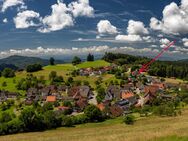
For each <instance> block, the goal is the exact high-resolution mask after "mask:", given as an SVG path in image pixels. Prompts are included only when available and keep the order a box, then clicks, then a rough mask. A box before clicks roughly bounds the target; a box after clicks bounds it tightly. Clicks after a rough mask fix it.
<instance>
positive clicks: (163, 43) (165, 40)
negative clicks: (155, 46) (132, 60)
mask: <svg viewBox="0 0 188 141" xmlns="http://www.w3.org/2000/svg"><path fill="white" fill-rule="evenodd" d="M160 43H161V44H162V45H167V44H169V43H170V41H169V40H168V39H167V38H162V39H160Z"/></svg>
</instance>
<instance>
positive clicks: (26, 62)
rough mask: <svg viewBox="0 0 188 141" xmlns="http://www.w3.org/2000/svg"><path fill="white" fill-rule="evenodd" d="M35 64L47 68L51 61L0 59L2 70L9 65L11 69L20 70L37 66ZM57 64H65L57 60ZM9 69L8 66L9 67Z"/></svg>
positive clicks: (11, 57)
mask: <svg viewBox="0 0 188 141" xmlns="http://www.w3.org/2000/svg"><path fill="white" fill-rule="evenodd" d="M35 63H40V64H41V65H43V66H46V65H48V64H49V60H47V59H42V58H38V57H26V56H18V55H14V56H10V57H7V58H3V59H0V68H3V66H6V65H9V66H11V65H12V66H11V68H13V69H14V68H15V67H17V68H19V69H23V68H25V67H26V66H27V65H29V64H35ZM55 63H58V64H61V63H64V62H63V61H61V60H56V61H55ZM7 67H8V66H7Z"/></svg>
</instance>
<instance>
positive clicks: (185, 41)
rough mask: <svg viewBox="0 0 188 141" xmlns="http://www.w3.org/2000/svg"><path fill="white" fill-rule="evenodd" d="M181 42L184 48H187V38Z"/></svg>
mask: <svg viewBox="0 0 188 141" xmlns="http://www.w3.org/2000/svg"><path fill="white" fill-rule="evenodd" d="M182 41H183V45H184V46H185V47H188V38H183V39H182Z"/></svg>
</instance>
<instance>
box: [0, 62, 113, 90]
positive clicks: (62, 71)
mask: <svg viewBox="0 0 188 141" xmlns="http://www.w3.org/2000/svg"><path fill="white" fill-rule="evenodd" d="M109 65H110V64H109V63H107V62H105V61H103V60H97V61H94V62H84V63H82V64H79V65H77V66H73V65H72V64H57V65H55V66H45V67H43V70H41V71H38V72H34V73H32V74H33V75H34V76H37V77H40V76H43V77H44V78H45V79H46V80H48V78H49V74H50V72H51V71H56V72H57V74H58V75H61V76H63V78H64V80H66V79H67V78H68V77H69V76H70V75H69V74H70V73H71V72H72V71H73V70H75V69H79V68H88V67H94V68H96V67H102V66H109ZM27 74H28V73H27V72H26V71H22V72H17V73H16V77H15V78H4V77H0V89H4V90H9V91H12V92H15V91H17V89H16V87H15V86H16V83H15V82H16V81H19V80H20V79H21V78H25V77H26V76H27ZM102 78H103V81H104V83H105V82H109V81H111V80H114V79H115V77H114V76H113V75H110V74H105V75H103V76H102ZM74 79H75V80H82V81H83V80H86V81H89V83H90V85H91V86H92V87H94V86H95V81H96V80H97V79H98V77H96V76H92V77H81V76H77V77H75V78H74ZM3 82H6V83H7V86H6V87H3V86H2V83H3ZM19 92H21V93H23V92H22V91H19Z"/></svg>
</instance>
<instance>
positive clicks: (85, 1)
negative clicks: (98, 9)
mask: <svg viewBox="0 0 188 141" xmlns="http://www.w3.org/2000/svg"><path fill="white" fill-rule="evenodd" d="M68 7H69V8H70V10H71V12H72V13H73V16H74V17H79V16H86V17H94V9H93V7H91V6H90V5H89V0H78V1H75V2H71V3H70V4H69V5H68Z"/></svg>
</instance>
